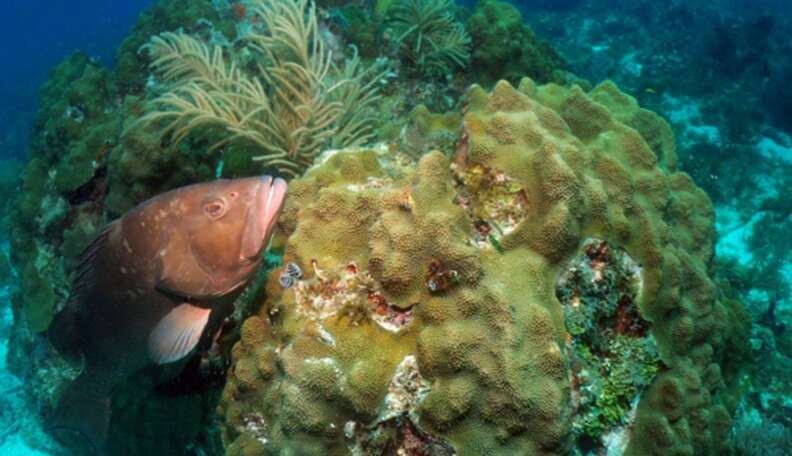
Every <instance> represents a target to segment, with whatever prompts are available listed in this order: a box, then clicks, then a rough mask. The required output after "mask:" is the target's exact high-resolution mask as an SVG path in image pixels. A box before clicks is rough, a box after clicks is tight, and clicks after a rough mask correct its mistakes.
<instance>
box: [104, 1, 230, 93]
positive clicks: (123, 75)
mask: <svg viewBox="0 0 792 456" xmlns="http://www.w3.org/2000/svg"><path fill="white" fill-rule="evenodd" d="M215 3H218V2H213V1H212V0H160V1H158V2H155V3H154V5H152V6H151V7H150V8H148V9H147V10H145V11H144V12H143V13H142V14H141V16H140V19H139V20H138V21H137V23H136V24H135V26H134V27H133V28H132V30H131V31H130V32H129V36H128V37H127V38H126V39H125V40H124V42H123V43H121V46H120V48H119V49H118V57H117V59H116V79H117V84H118V86H119V88H120V89H121V90H122V91H123V92H124V93H130V94H137V93H140V92H142V91H144V89H145V86H146V79H147V77H148V72H147V71H146V69H147V68H148V65H149V63H150V62H151V61H150V59H149V57H148V55H147V54H146V53H141V52H138V51H139V50H140V47H141V46H143V45H145V44H146V43H147V42H148V41H149V40H150V39H151V37H152V36H155V35H158V34H160V33H163V32H167V31H169V30H177V29H181V30H184V31H186V32H189V33H202V34H210V35H212V36H213V37H214V39H219V40H221V39H225V40H229V41H233V40H234V39H235V38H236V36H237V33H236V24H235V18H234V16H233V12H232V10H231V9H230V8H228V9H226V10H223V9H218V8H215V6H214V4H215ZM215 32H216V33H215Z"/></svg>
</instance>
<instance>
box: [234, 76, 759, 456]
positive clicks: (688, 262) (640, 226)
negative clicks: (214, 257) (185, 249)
mask: <svg viewBox="0 0 792 456" xmlns="http://www.w3.org/2000/svg"><path fill="white" fill-rule="evenodd" d="M467 102H468V109H467V114H466V115H465V118H464V131H463V132H462V134H461V135H460V139H459V142H458V144H457V147H456V150H455V151H446V153H445V155H446V156H451V155H454V152H456V153H455V157H454V159H453V161H452V160H450V159H449V158H447V157H446V156H444V154H443V153H440V152H432V153H429V154H427V155H424V156H423V157H421V158H420V160H419V161H418V162H417V163H414V162H411V160H409V159H407V158H406V157H405V156H402V153H401V152H400V151H398V150H396V149H393V148H385V147H382V148H378V149H362V150H357V151H340V152H334V153H331V154H328V155H327V156H324V157H322V158H321V159H320V160H319V161H318V162H317V164H316V165H315V166H314V167H313V168H311V169H309V170H308V172H307V173H306V175H305V176H304V177H301V178H298V179H295V180H293V181H292V182H291V183H290V195H291V196H290V198H289V200H288V202H287V206H286V208H285V210H284V215H283V217H282V219H281V222H280V226H281V228H282V229H283V230H284V232H285V235H286V236H287V241H286V248H285V250H284V262H285V263H286V264H287V265H288V264H294V265H297V267H298V269H299V270H300V271H301V272H302V274H301V275H300V276H299V278H297V276H296V275H293V274H292V273H290V272H286V271H285V270H284V274H285V277H288V278H289V279H288V280H285V281H284V280H283V277H284V274H280V275H273V276H271V277H270V278H269V280H268V282H267V292H268V293H267V294H268V300H267V302H266V303H265V305H264V306H262V308H261V310H259V312H258V314H257V315H255V316H253V317H251V318H249V319H247V320H246V321H245V322H244V324H243V327H242V331H241V340H240V342H238V343H237V344H236V345H235V347H234V348H233V350H232V355H233V365H232V367H231V369H230V370H229V373H228V381H227V384H226V387H225V390H224V392H223V399H222V402H221V406H220V412H221V414H222V415H223V416H224V422H225V427H224V439H225V441H226V444H227V452H228V453H229V454H232V455H233V454H278V453H295V454H314V453H316V454H319V453H325V454H347V452H348V451H350V450H351V449H356V448H357V449H361V448H362V449H364V450H365V449H371V448H375V449H380V448H402V449H405V448H410V450H409V451H414V452H415V454H431V453H427V451H429V450H428V449H429V448H440V449H441V450H437V451H439V452H440V454H444V453H443V451H446V452H449V451H450V452H454V453H456V454H460V455H465V454H516V453H518V452H519V453H520V454H567V453H568V452H570V451H573V450H574V451H586V450H590V449H593V450H596V449H597V448H601V447H602V446H604V445H609V444H614V445H616V444H618V445H620V446H625V447H626V454H642V455H651V454H657V455H660V454H701V453H707V452H715V451H718V450H719V449H720V448H722V446H723V445H724V443H725V442H726V437H727V435H728V432H729V427H730V420H731V418H730V417H731V414H732V413H733V411H734V409H735V407H736V401H737V397H738V394H739V393H738V391H737V390H736V389H735V383H736V381H737V374H738V372H739V369H740V367H741V356H743V354H744V353H745V345H744V344H745V340H746V336H747V331H748V329H747V324H746V323H747V318H746V316H745V315H744V314H743V313H742V312H741V308H740V306H739V304H738V303H737V302H735V301H733V300H730V299H725V298H722V297H720V296H719V294H718V291H717V288H716V285H715V284H714V283H713V281H712V279H711V278H710V277H709V270H708V269H709V266H710V261H711V258H712V251H713V249H712V241H713V227H712V224H713V211H712V206H711V204H710V202H709V200H708V198H707V197H706V195H705V194H704V193H703V192H702V191H700V190H699V189H697V188H696V187H695V185H693V183H692V181H691V180H690V178H689V177H688V176H686V175H685V174H683V173H680V172H677V171H676V170H675V164H674V161H673V159H672V157H673V156H674V149H673V141H671V142H670V143H668V142H664V141H658V138H667V137H668V135H670V131H669V128H668V125H667V124H666V123H665V122H664V121H662V120H661V119H660V118H658V117H657V116H653V115H652V116H650V115H649V114H648V113H647V112H645V111H643V110H637V109H636V108H637V104H636V103H635V101H634V100H633V99H631V98H629V97H628V96H626V95H624V94H623V93H621V92H619V91H618V89H617V88H616V87H615V86H614V85H613V84H610V83H606V84H602V85H600V86H598V87H596V88H595V89H593V90H592V91H591V92H589V93H586V92H584V91H583V90H582V89H581V88H580V87H577V86H573V87H571V88H564V87H561V86H558V85H554V84H549V85H545V86H537V85H536V84H535V83H534V82H533V81H531V80H530V79H524V80H523V81H522V82H521V84H520V86H519V88H518V89H515V88H514V87H512V86H510V85H509V84H508V83H506V82H500V83H498V84H497V85H496V86H495V88H494V90H493V91H492V93H489V94H488V93H486V92H485V91H484V90H483V89H482V88H480V87H474V88H472V89H471V90H470V92H469V94H468V97H467ZM639 119H640V121H639ZM630 123H634V125H635V126H634V127H631V126H630ZM492 183H502V185H501V186H500V187H496V188H494V189H493V188H492V186H491V184H492ZM460 196H462V198H460ZM514 199H518V200H519V204H518V205H516V209H513V210H505V206H506V205H505V202H511V201H513V200H514ZM485 226H486V229H487V230H489V232H490V233H494V232H497V237H495V240H494V241H489V242H487V241H486V239H482V237H481V236H482V230H483V227H485ZM506 226H508V227H509V228H508V229H504V228H503V227H506ZM590 238H597V239H600V240H602V241H605V242H607V245H608V249H618V250H619V251H620V252H622V251H623V252H625V253H624V255H629V258H630V260H629V261H627V260H626V258H627V257H624V258H625V259H623V260H620V259H619V258H622V257H621V256H619V255H616V254H614V255H613V257H614V258H616V259H615V260H613V261H615V263H614V268H615V269H619V270H624V271H627V272H628V273H627V276H620V275H619V274H616V275H615V276H611V275H608V274H606V275H607V276H608V277H611V278H610V279H608V280H609V281H610V280H613V281H615V282H607V283H623V282H624V281H625V280H627V282H628V284H627V285H620V286H621V287H622V288H619V287H616V288H615V289H613V290H618V289H621V290H623V291H622V292H620V293H624V294H623V295H621V296H622V297H621V298H618V299H617V295H618V293H617V295H610V294H608V293H611V292H607V293H605V291H607V290H610V289H612V288H609V287H611V286H610V285H609V286H605V285H603V287H604V289H605V291H602V290H600V291H598V293H605V295H603V296H605V297H606V298H607V299H606V303H610V305H613V304H614V302H613V301H609V300H608V299H617V300H616V301H615V303H616V304H618V303H619V302H621V303H622V307H619V306H616V308H615V309H611V310H610V311H607V312H604V313H595V314H592V315H589V317H590V318H593V319H594V320H597V321H591V322H590V323H591V324H592V325H594V326H593V327H599V326H597V325H605V326H604V327H606V328H607V327H611V328H613V332H614V333H616V334H615V336H614V338H613V339H608V340H612V341H614V342H613V343H621V344H625V343H628V342H633V341H637V342H638V345H636V346H635V347H634V348H630V349H629V350H628V349H624V350H623V352H624V353H623V355H622V356H625V357H629V360H632V361H636V360H637V361H638V362H639V363H642V364H641V365H642V366H645V371H644V372H643V374H640V375H642V377H640V378H639V381H638V382H637V383H634V385H635V386H634V387H633V389H632V390H631V391H632V392H631V393H629V394H632V396H629V397H628V398H625V399H618V401H620V402H618V404H619V405H618V412H617V416H615V417H612V418H608V417H607V416H606V418H605V419H606V420H611V421H606V422H605V424H608V423H610V424H612V425H625V424H627V423H632V425H631V426H629V428H628V430H625V432H624V433H623V434H624V435H623V438H622V440H621V441H620V442H616V443H613V442H612V440H611V439H608V438H605V436H603V435H600V436H597V437H600V439H599V440H594V442H593V443H590V444H591V446H592V447H593V448H587V447H585V446H581V443H580V442H579V441H575V439H573V438H572V426H573V419H572V411H573V405H574V404H573V401H572V393H573V391H575V389H574V387H573V383H574V382H575V375H574V372H576V371H575V369H573V368H571V367H570V364H571V363H572V361H571V359H572V358H573V357H574V356H573V355H571V354H570V349H569V348H568V345H567V340H568V339H567V336H566V334H568V332H567V331H569V332H570V333H572V334H573V335H574V334H575V333H578V334H580V330H579V329H578V330H575V325H573V324H572V321H571V320H569V319H567V322H566V323H565V312H564V306H563V305H561V303H559V300H558V299H557V298H556V294H557V293H558V291H557V287H558V278H559V276H560V275H561V274H562V273H563V272H564V271H565V270H567V269H568V268H569V264H570V263H569V262H570V261H571V260H573V259H574V258H575V257H576V255H577V254H578V252H579V251H581V250H583V251H584V253H585V252H586V249H589V250H590V249H591V245H590V244H587V243H586V242H585V240H586V239H590ZM587 246H589V247H587ZM596 250H599V251H600V253H599V254H594V253H591V254H588V255H589V257H588V258H589V260H590V261H594V262H595V263H597V262H602V263H603V264H611V263H609V262H608V261H605V260H604V259H603V258H604V257H602V256H601V255H604V253H602V252H603V251H604V248H600V249H596ZM592 255H593V256H594V257H593V258H592ZM598 255H600V256H598ZM595 260H596V261H595ZM572 264H575V263H574V261H573V263H572ZM618 265H621V266H618ZM598 267H599V266H598ZM638 268H640V285H637V284H635V283H633V285H629V283H630V280H632V281H633V282H634V279H630V280H628V279H627V278H624V277H630V276H632V277H636V274H638V273H637V272H636V271H637V270H638ZM595 269H596V268H595ZM290 270H296V269H294V268H293V267H292V269H290ZM629 271H633V272H631V273H629ZM631 274H632V275H631ZM620 277H622V278H620ZM561 283H566V284H574V283H578V282H576V281H574V280H567V281H562V282H561ZM283 285H288V287H286V288H284V286H283ZM581 285H582V284H581ZM587 286H588V285H587ZM592 286H594V288H593V290H595V291H596V290H598V288H596V284H595V285H592ZM614 286H615V285H614ZM625 287H626V288H625ZM562 288H563V287H562ZM568 288H569V289H575V288H576V286H572V285H570V286H569V287H568ZM613 293H616V291H613ZM562 295H563V294H562ZM581 296H583V295H581ZM585 296H589V295H585ZM609 296H610V298H608V297H609ZM594 297H595V295H591V298H585V299H589V302H595V301H596V299H594ZM628 302H634V304H629V305H628ZM603 305H604V306H605V307H604V308H608V307H607V305H608V304H603ZM620 309H621V310H620ZM614 312H615V313H614ZM568 315H569V316H570V317H571V314H568ZM584 320H585V319H584ZM609 322H610V323H609ZM383 323H387V324H383ZM582 334H586V332H585V331H584V332H583V333H582ZM648 334H651V337H652V339H653V340H654V341H655V343H656V352H654V351H653V350H654V348H652V346H651V344H649V345H646V344H645V343H644V342H643V341H646V342H647V343H648V342H649V339H645V338H642V337H638V336H639V335H640V336H646V335H648ZM619 335H621V336H622V338H621V339H619V337H618V336H619ZM572 340H573V342H572V345H573V346H574V345H575V344H576V343H575V342H574V340H575V339H574V337H573V339H572ZM603 340H604V339H603ZM592 343H599V342H592ZM597 346H598V347H603V346H602V345H601V344H600V345H597ZM623 346H624V345H615V346H610V347H609V349H611V350H613V349H617V348H618V347H623ZM600 349H602V348H600ZM653 353H654V354H653ZM727 354H728V357H727V356H726V355H727ZM413 359H414V361H413ZM601 359H603V358H601ZM620 359H621V361H619V362H616V361H614V363H615V366H614V369H616V368H618V366H619V365H624V363H625V362H626V361H627V359H625V358H620ZM619 363H621V364H619ZM406 366H414V367H412V368H410V369H411V370H412V372H411V373H410V374H409V375H406V374H405V370H406V369H407V367H406ZM577 372H578V373H580V371H577ZM613 373H614V374H616V371H613ZM625 374H627V373H625ZM653 376H654V377H653ZM405 377H407V378H412V379H414V380H413V381H411V382H406V383H407V384H405V380H404V378H405ZM616 377H618V375H616ZM577 378H578V380H579V379H580V376H579V375H578V377H577ZM652 378H654V380H652ZM617 380H618V379H614V381H617ZM647 384H648V387H646V389H645V390H644V387H645V386H646V385H647ZM396 398H400V399H398V400H397V399H396ZM629 398H632V399H633V400H636V401H637V406H636V407H635V409H634V417H625V415H626V413H625V409H626V408H629V407H628V406H627V405H626V403H625V402H623V401H625V400H627V399H629ZM630 405H632V404H630ZM588 407H590V409H589V410H591V412H592V413H594V412H597V413H608V411H607V410H594V409H593V408H595V407H601V405H600V404H592V405H588ZM394 414H396V415H398V416H399V418H398V420H397V421H398V422H395V423H394V422H393V421H392V420H393V416H394ZM385 423H388V424H387V425H385ZM604 427H607V426H604ZM603 432H604V430H603ZM367 445H368V446H367ZM422 451H423V453H422ZM374 454H379V453H377V451H374Z"/></svg>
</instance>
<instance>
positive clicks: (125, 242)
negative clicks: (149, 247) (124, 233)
mask: <svg viewBox="0 0 792 456" xmlns="http://www.w3.org/2000/svg"><path fill="white" fill-rule="evenodd" d="M124 248H125V249H127V252H129V253H133V252H132V247H130V246H129V242H127V239H126V238H124Z"/></svg>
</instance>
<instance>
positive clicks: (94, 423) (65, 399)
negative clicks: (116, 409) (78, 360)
mask: <svg viewBox="0 0 792 456" xmlns="http://www.w3.org/2000/svg"><path fill="white" fill-rule="evenodd" d="M109 424H110V389H109V388H107V387H106V386H105V385H103V384H102V382H99V381H97V380H96V379H95V376H91V375H89V374H87V372H83V373H82V374H80V376H79V377H77V379H76V380H74V381H73V382H72V383H71V384H70V385H69V386H67V387H66V389H65V390H64V392H63V393H62V394H61V397H60V399H59V401H58V406H57V408H56V409H55V413H54V414H53V416H52V418H51V420H50V423H49V426H48V428H47V430H48V431H49V432H50V434H52V435H53V436H55V437H56V438H57V439H58V440H60V441H61V443H63V444H64V445H66V446H67V447H70V448H79V449H81V450H82V451H80V452H79V454H90V455H96V456H99V455H101V454H103V453H102V451H101V449H102V448H103V447H104V443H105V440H106V438H107V428H108V426H109Z"/></svg>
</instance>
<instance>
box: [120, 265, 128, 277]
mask: <svg viewBox="0 0 792 456" xmlns="http://www.w3.org/2000/svg"><path fill="white" fill-rule="evenodd" d="M126 273H127V268H125V267H123V266H121V274H124V275H126Z"/></svg>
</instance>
